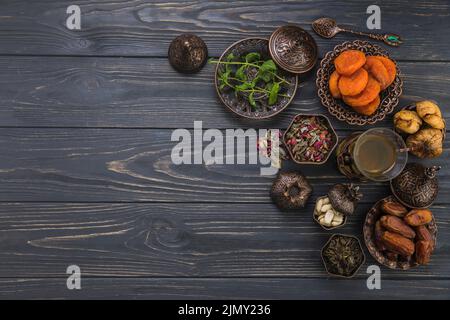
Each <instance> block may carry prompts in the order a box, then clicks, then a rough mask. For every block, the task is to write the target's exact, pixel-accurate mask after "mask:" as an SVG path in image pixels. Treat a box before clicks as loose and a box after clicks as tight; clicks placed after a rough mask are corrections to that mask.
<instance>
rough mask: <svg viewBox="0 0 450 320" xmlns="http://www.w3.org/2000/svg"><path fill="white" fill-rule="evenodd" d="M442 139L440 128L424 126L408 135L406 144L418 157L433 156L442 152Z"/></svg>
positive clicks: (437, 155)
mask: <svg viewBox="0 0 450 320" xmlns="http://www.w3.org/2000/svg"><path fill="white" fill-rule="evenodd" d="M442 140H443V135H442V131H441V130H438V129H434V128H426V129H422V130H419V131H418V132H416V133H415V134H413V135H410V136H409V137H408V138H407V139H406V145H407V147H408V148H410V150H411V153H412V154H414V155H415V156H417V157H419V158H435V157H439V156H440V155H441V154H442Z"/></svg>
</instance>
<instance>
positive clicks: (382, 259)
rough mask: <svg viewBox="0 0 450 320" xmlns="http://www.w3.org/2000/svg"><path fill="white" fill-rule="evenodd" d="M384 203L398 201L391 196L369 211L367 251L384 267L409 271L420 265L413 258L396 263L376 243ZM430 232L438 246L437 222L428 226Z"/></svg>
mask: <svg viewBox="0 0 450 320" xmlns="http://www.w3.org/2000/svg"><path fill="white" fill-rule="evenodd" d="M383 201H398V200H396V199H395V198H394V196H389V197H387V198H384V199H381V200H380V201H378V202H377V203H375V205H374V206H373V207H372V208H371V209H370V210H369V212H368V213H367V215H366V220H365V221H364V226H363V235H364V242H365V243H366V247H367V250H369V253H370V255H371V256H372V257H373V258H374V259H375V260H376V261H377V262H378V263H379V264H382V265H383V266H386V267H388V268H390V269H400V270H408V269H411V268H413V267H416V266H418V263H417V262H416V261H415V258H414V257H413V258H412V259H411V260H409V261H406V260H405V261H396V260H392V259H389V258H388V257H387V256H386V255H385V254H384V253H383V252H382V251H381V250H380V249H378V247H377V245H376V243H375V223H376V222H377V221H378V220H379V219H380V217H381V216H382V215H384V213H383V212H382V211H381V204H382V203H383ZM428 230H429V231H430V233H431V235H432V236H433V240H434V244H435V246H436V240H437V226H436V221H435V220H434V217H433V220H432V221H431V222H430V223H429V224H428Z"/></svg>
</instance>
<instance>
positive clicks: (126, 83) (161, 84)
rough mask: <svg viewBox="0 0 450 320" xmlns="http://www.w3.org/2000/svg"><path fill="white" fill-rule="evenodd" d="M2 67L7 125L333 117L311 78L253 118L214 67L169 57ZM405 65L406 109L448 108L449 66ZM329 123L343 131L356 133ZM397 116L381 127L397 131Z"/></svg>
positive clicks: (271, 123)
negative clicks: (184, 67)
mask: <svg viewBox="0 0 450 320" xmlns="http://www.w3.org/2000/svg"><path fill="white" fill-rule="evenodd" d="M0 68H1V70H2V72H1V74H0V85H1V88H2V94H1V95H0V107H1V109H2V116H1V117H0V126H4V127H17V126H21V127H23V126H29V127H142V128H192V127H193V123H194V121H195V120H202V121H203V125H204V127H211V128H236V127H243V128H246V127H260V128H285V127H287V125H288V124H289V122H290V121H291V119H292V117H293V116H294V115H295V114H298V113H305V112H308V113H325V114H327V112H326V110H325V108H324V107H323V106H322V105H321V104H320V100H319V99H318V97H317V93H316V90H317V89H316V85H315V82H314V79H315V78H314V77H312V76H309V77H307V78H305V79H303V80H302V81H301V84H300V88H299V91H298V93H297V97H296V99H295V101H294V103H293V104H292V105H291V106H289V107H288V108H287V109H286V110H285V111H284V112H282V113H281V114H280V115H278V116H276V117H275V118H273V119H272V120H266V121H252V120H243V119H242V118H240V117H238V116H235V115H234V114H232V112H230V111H228V109H226V108H225V107H224V106H223V105H221V104H220V103H219V101H218V99H217V96H216V92H215V89H214V86H213V72H214V70H213V66H207V67H206V68H205V69H204V70H203V71H202V72H201V73H200V74H197V75H190V76H185V75H182V74H179V73H176V72H175V71H173V70H172V69H171V68H170V66H169V63H168V61H167V59H139V58H132V59H126V58H76V57H72V58H67V57H64V58H62V57H39V58H36V57H33V58H28V57H14V58H11V57H0ZM400 68H401V70H402V73H403V74H404V93H403V98H402V99H401V102H400V105H401V106H402V105H406V104H407V103H409V102H411V101H415V100H420V99H434V100H436V101H438V102H439V103H440V104H441V106H442V107H443V108H445V106H447V105H450V95H449V93H448V90H447V88H448V87H449V86H450V78H449V76H448V75H449V74H450V63H423V62H421V63H407V62H402V63H400ZM175 114H176V115H177V116H176V117H174V115H175ZM445 115H446V117H447V120H448V121H450V119H449V117H450V115H449V113H445ZM331 119H332V122H333V124H334V125H335V127H336V128H338V129H349V128H350V126H349V125H348V124H347V123H345V122H341V121H338V120H336V119H334V118H333V117H331ZM391 119H392V118H391V117H390V116H389V117H387V119H386V120H385V121H383V122H382V123H381V125H386V126H391V121H392V120H391ZM353 128H354V129H356V127H353ZM365 128H368V127H365Z"/></svg>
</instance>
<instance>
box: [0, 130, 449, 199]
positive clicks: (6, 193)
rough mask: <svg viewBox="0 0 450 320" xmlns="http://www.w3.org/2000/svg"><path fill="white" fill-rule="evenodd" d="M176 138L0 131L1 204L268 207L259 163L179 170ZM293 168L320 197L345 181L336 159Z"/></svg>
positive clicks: (145, 133)
mask: <svg viewBox="0 0 450 320" xmlns="http://www.w3.org/2000/svg"><path fill="white" fill-rule="evenodd" d="M171 134H172V130H160V129H122V130H117V129H42V128H40V129H34V128H23V129H0V201H59V202H61V201H77V202H86V201H87V202H89V201H101V202H104V201H107V202H108V201H113V202H131V201H138V202H140V201H145V202H149V201H150V202H167V201H168V202H233V203H236V202H247V203H248V202H252V203H253V202H262V203H269V202H270V198H269V190H270V187H271V185H272V181H273V177H271V176H261V172H260V169H261V166H260V165H256V164H255V165H238V164H235V165H226V164H223V165H216V164H198V165H197V164H192V165H183V164H182V165H175V164H173V162H172V159H171V152H172V148H173V147H174V146H175V145H176V144H177V143H178V142H172V141H171ZM339 135H340V136H341V138H342V137H343V136H345V133H342V132H339ZM449 143H450V142H448V141H447V142H446V144H445V151H444V152H445V153H444V155H443V156H441V157H440V158H438V159H435V160H430V161H427V162H424V163H433V164H436V165H443V166H445V162H446V161H447V157H446V155H447V154H448V147H449ZM205 145H206V144H205ZM193 153H194V151H192V154H193ZM224 154H225V155H226V152H225V151H224ZM413 159H414V158H413ZM289 169H295V170H301V171H303V172H304V173H305V175H306V176H307V177H308V178H309V179H310V182H311V184H312V185H313V187H314V188H315V195H323V194H325V193H326V192H327V190H328V189H329V187H330V186H331V185H332V184H334V183H337V182H344V181H346V180H345V178H344V176H342V175H341V174H339V172H338V171H337V169H336V161H335V158H334V155H332V156H331V157H330V159H329V160H328V162H327V163H326V164H324V165H321V166H314V165H310V166H301V167H300V166H298V165H295V164H294V163H292V162H286V165H285V166H284V170H289ZM448 173H449V172H448V170H443V172H440V173H439V177H440V182H441V189H440V190H441V191H440V195H439V198H438V199H437V201H438V203H442V202H444V201H447V202H448V198H447V195H448V194H449V191H450V190H449V189H450V181H449V180H448V179H447V178H448ZM362 192H363V193H364V194H365V195H366V196H365V198H364V199H365V200H364V201H366V202H374V201H375V200H377V199H379V198H380V197H382V195H386V194H387V193H388V192H389V187H388V184H387V183H365V184H363V186H362Z"/></svg>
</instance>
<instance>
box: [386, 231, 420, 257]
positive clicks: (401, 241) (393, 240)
mask: <svg viewBox="0 0 450 320" xmlns="http://www.w3.org/2000/svg"><path fill="white" fill-rule="evenodd" d="M381 241H382V242H383V244H384V245H385V246H386V248H387V249H388V250H389V251H392V252H394V253H398V254H399V255H401V256H410V255H412V254H413V253H414V250H415V246H414V242H412V241H411V240H410V239H408V238H405V237H403V236H401V235H399V234H398V233H395V232H390V231H385V232H383V235H382V237H381Z"/></svg>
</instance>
